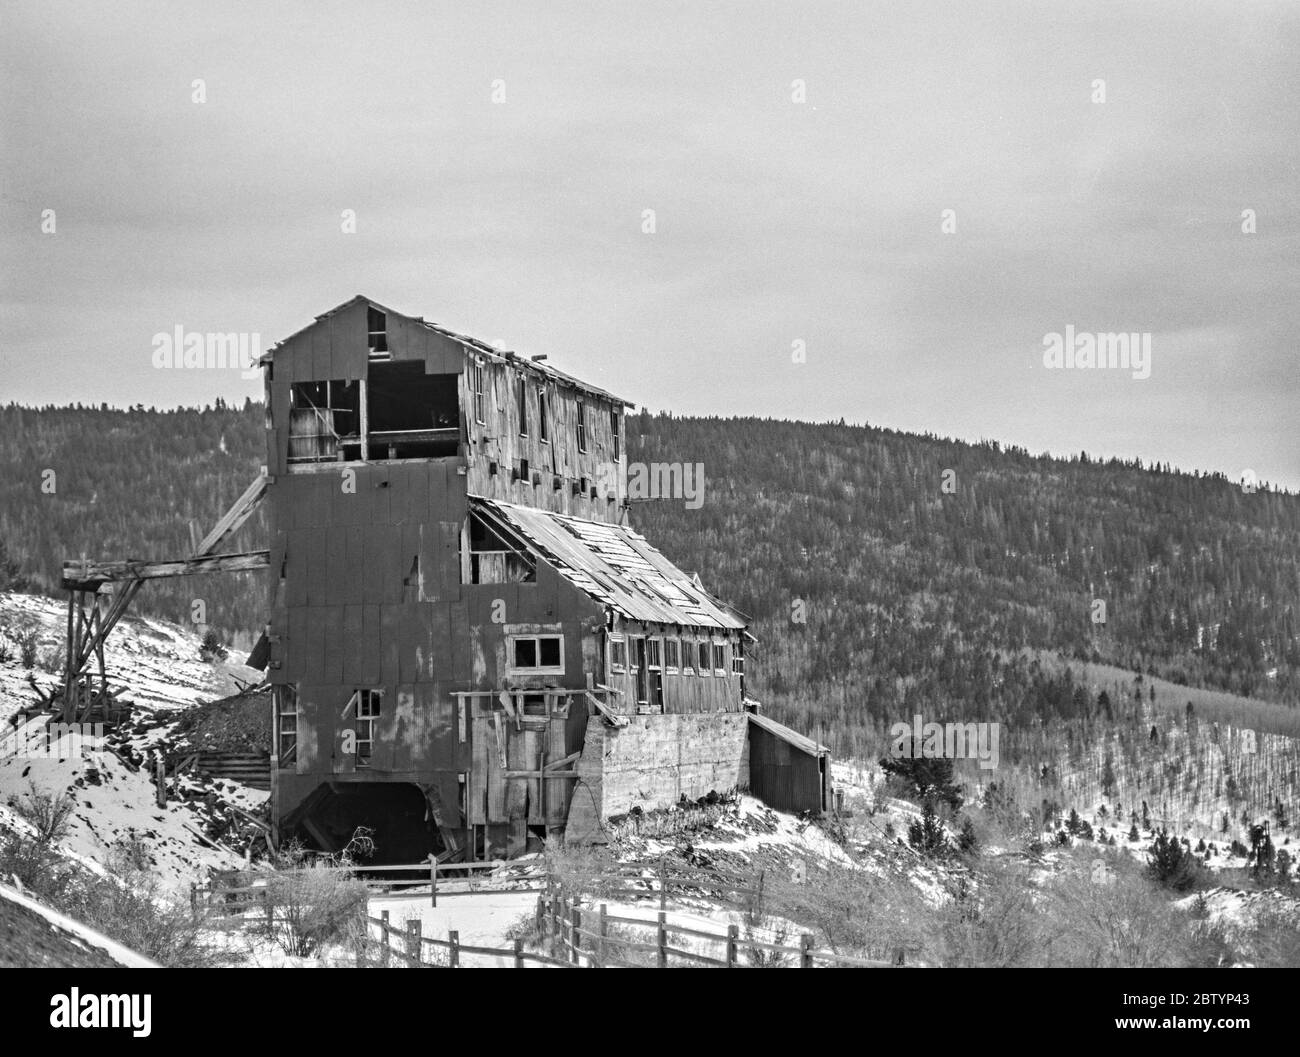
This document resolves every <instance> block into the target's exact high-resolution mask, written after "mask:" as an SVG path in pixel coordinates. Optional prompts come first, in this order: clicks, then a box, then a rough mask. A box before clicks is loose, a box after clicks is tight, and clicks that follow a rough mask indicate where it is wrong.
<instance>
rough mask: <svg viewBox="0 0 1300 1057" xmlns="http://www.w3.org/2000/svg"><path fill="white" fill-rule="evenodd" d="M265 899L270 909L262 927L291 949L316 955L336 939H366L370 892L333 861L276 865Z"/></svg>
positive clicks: (351, 941)
mask: <svg viewBox="0 0 1300 1057" xmlns="http://www.w3.org/2000/svg"><path fill="white" fill-rule="evenodd" d="M264 898H265V899H266V906H267V907H268V908H269V909H268V911H267V919H266V920H265V921H263V922H261V923H260V924H259V932H260V933H261V934H262V935H264V936H266V937H267V938H268V939H271V940H274V941H275V942H276V943H277V944H278V945H279V947H280V949H281V950H282V951H284V953H285V954H292V955H298V956H300V957H311V956H313V955H315V954H316V953H318V952H319V951H320V950H321V948H322V947H324V946H326V945H328V944H331V943H347V944H350V945H351V946H353V947H356V946H359V945H360V944H361V943H362V942H364V938H365V934H366V907H367V905H368V903H369V898H370V893H369V891H368V890H367V888H366V886H365V885H364V884H362V883H361V882H360V881H358V880H356V879H354V878H353V877H352V876H351V875H350V874H348V873H347V872H346V870H342V869H340V868H339V867H337V866H335V865H334V864H333V863H332V862H313V863H308V864H305V865H302V866H295V867H289V868H287V869H284V868H282V869H277V870H275V871H274V872H273V873H271V874H270V875H268V876H267V877H266V888H265V897H264Z"/></svg>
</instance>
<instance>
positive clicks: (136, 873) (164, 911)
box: [59, 856, 230, 969]
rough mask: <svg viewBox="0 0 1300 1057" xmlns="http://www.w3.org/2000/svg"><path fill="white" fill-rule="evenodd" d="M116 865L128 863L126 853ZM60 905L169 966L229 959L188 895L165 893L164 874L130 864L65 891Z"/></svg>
mask: <svg viewBox="0 0 1300 1057" xmlns="http://www.w3.org/2000/svg"><path fill="white" fill-rule="evenodd" d="M110 866H111V867H113V868H117V869H122V868H124V867H127V860H126V858H125V856H121V857H114V858H113V859H112V861H111V862H110ZM59 909H60V910H63V911H64V912H65V913H69V914H72V915H73V916H74V917H77V918H80V919H81V920H83V921H86V922H88V923H90V924H91V925H93V926H94V927H95V928H96V929H98V930H99V931H100V932H102V933H104V934H105V935H106V936H110V937H112V938H113V939H115V940H117V941H118V942H119V943H122V944H125V945H126V946H127V947H129V948H131V949H132V950H133V951H136V952H137V953H139V954H143V955H144V956H145V957H146V958H152V959H153V960H154V961H156V962H158V963H159V964H160V965H165V966H167V967H168V968H185V969H192V968H202V967H207V966H213V965H216V964H218V963H219V962H226V961H229V957H230V956H229V955H228V954H226V953H223V952H221V951H219V950H217V949H216V948H214V947H211V946H209V945H208V944H207V943H205V942H204V937H205V935H206V933H205V922H204V920H203V917H202V915H199V914H195V913H194V912H193V911H192V910H191V909H190V905H189V901H188V899H185V900H182V899H179V898H175V897H174V896H172V895H171V894H170V893H167V892H164V891H163V890H162V888H161V886H160V884H159V881H158V878H157V877H156V876H154V875H153V874H150V873H148V872H146V871H143V870H134V869H129V868H126V869H125V871H124V872H123V873H121V874H120V875H111V876H109V877H89V878H86V879H84V881H83V883H82V884H81V885H79V886H74V887H73V888H72V889H71V891H69V892H67V893H66V894H65V897H64V899H63V901H62V903H61V904H60V905H59Z"/></svg>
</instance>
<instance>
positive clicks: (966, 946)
mask: <svg viewBox="0 0 1300 1057" xmlns="http://www.w3.org/2000/svg"><path fill="white" fill-rule="evenodd" d="M1034 903H1035V890H1034V885H1033V882H1032V880H1031V878H1030V872H1029V870H1028V869H1027V868H1026V867H1024V866H1022V865H1020V864H1018V863H1013V862H1010V861H1002V860H996V859H994V860H988V861H986V862H985V863H984V865H983V866H982V868H981V869H980V870H979V871H978V873H977V874H976V875H975V876H974V878H973V879H972V880H971V881H970V882H969V883H967V884H966V885H964V886H962V888H960V889H959V892H958V895H957V896H956V897H955V898H953V899H952V900H950V901H949V902H948V903H947V904H945V905H944V907H943V909H942V910H941V911H940V913H939V915H938V919H939V936H940V950H941V956H940V957H941V960H942V963H943V964H944V965H945V966H955V967H960V968H1009V967H1019V966H1029V965H1034V964H1038V963H1039V961H1040V960H1041V958H1042V954H1043V950H1044V946H1045V937H1044V934H1043V922H1042V919H1041V916H1040V915H1039V914H1038V913H1037V912H1036V910H1035V906H1034Z"/></svg>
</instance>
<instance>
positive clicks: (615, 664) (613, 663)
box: [609, 635, 628, 674]
mask: <svg viewBox="0 0 1300 1057" xmlns="http://www.w3.org/2000/svg"><path fill="white" fill-rule="evenodd" d="M618 653H621V654H622V655H623V659H622V660H621V661H620V660H618V659H617V654H618ZM609 670H610V671H611V672H618V673H619V674H626V673H627V670H628V666H627V639H626V638H624V637H623V636H622V635H611V636H610V637H609Z"/></svg>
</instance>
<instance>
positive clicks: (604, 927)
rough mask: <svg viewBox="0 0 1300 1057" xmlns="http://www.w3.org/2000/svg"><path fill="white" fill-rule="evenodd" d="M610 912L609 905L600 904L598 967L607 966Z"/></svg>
mask: <svg viewBox="0 0 1300 1057" xmlns="http://www.w3.org/2000/svg"><path fill="white" fill-rule="evenodd" d="M607 913H608V907H606V905H605V904H604V903H601V904H600V942H599V945H598V946H597V947H596V951H597V953H596V968H597V969H603V968H605V958H606V956H607V954H608V951H609V947H608V946H607V944H606V937H607V936H608V935H609V923H608V922H607V921H606V920H605V917H606V915H607Z"/></svg>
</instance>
